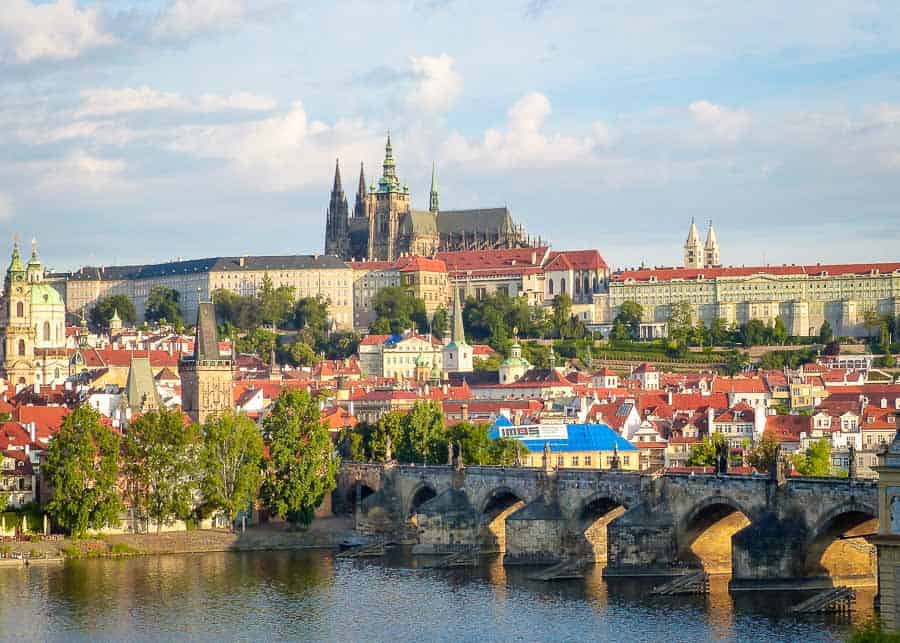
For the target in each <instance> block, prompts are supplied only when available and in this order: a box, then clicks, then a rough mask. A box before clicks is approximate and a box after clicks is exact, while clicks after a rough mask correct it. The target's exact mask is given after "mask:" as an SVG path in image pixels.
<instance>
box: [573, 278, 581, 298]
mask: <svg viewBox="0 0 900 643" xmlns="http://www.w3.org/2000/svg"><path fill="white" fill-rule="evenodd" d="M573 287H574V288H575V294H576V295H577V294H578V293H580V292H581V280H580V279H579V278H578V277H575V283H574V284H573Z"/></svg>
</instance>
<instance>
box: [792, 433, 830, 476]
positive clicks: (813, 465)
mask: <svg viewBox="0 0 900 643" xmlns="http://www.w3.org/2000/svg"><path fill="white" fill-rule="evenodd" d="M793 463H794V468H795V469H797V471H799V472H800V473H801V474H802V475H804V476H818V477H824V476H828V475H831V441H830V440H829V439H827V438H823V439H821V440H817V441H816V442H813V443H812V444H811V445H810V447H809V448H808V449H807V450H806V452H805V453H797V454H795V455H794V457H793Z"/></svg>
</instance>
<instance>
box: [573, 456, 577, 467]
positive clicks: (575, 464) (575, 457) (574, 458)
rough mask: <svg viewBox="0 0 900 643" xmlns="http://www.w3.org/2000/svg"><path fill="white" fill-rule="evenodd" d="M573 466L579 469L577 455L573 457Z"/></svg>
mask: <svg viewBox="0 0 900 643" xmlns="http://www.w3.org/2000/svg"><path fill="white" fill-rule="evenodd" d="M572 466H573V467H577V466H578V456H577V455H573V456H572Z"/></svg>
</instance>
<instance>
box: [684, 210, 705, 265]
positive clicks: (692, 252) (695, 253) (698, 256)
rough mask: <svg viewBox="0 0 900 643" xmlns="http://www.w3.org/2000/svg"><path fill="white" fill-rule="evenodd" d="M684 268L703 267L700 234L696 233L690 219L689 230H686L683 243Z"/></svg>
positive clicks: (695, 228) (695, 227)
mask: <svg viewBox="0 0 900 643" xmlns="http://www.w3.org/2000/svg"><path fill="white" fill-rule="evenodd" d="M684 267H685V268H702V267H703V244H702V243H701V242H700V234H699V233H698V232H697V226H696V225H695V224H694V220H693V219H691V228H690V230H688V237H687V241H685V242H684Z"/></svg>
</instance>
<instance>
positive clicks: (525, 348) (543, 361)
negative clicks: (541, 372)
mask: <svg viewBox="0 0 900 643" xmlns="http://www.w3.org/2000/svg"><path fill="white" fill-rule="evenodd" d="M522 357H524V358H525V359H527V360H528V362H529V364H531V365H532V366H534V367H535V368H548V367H549V366H550V346H548V345H546V344H538V343H537V342H524V343H523V344H522Z"/></svg>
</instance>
